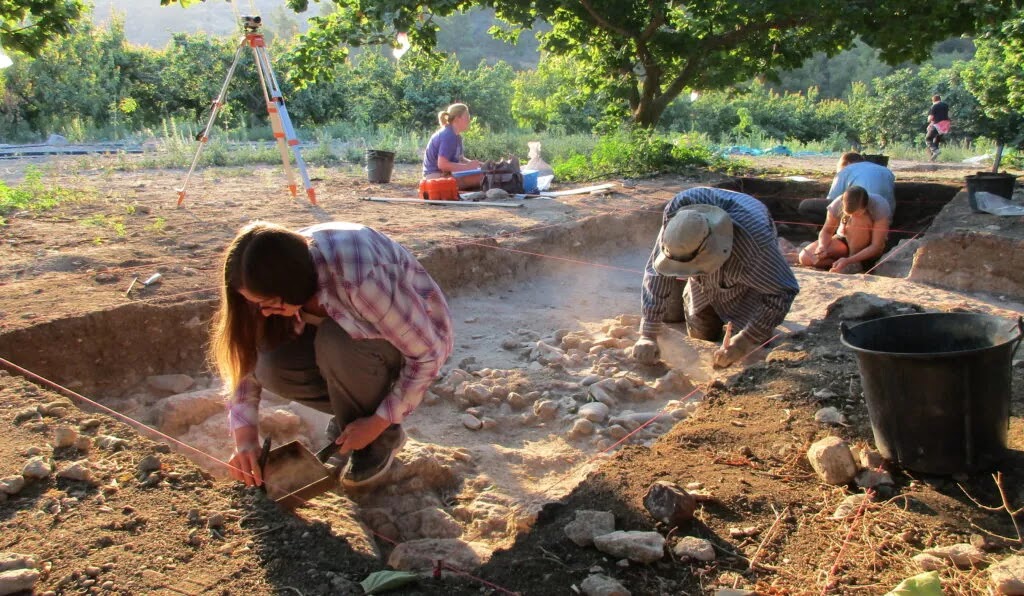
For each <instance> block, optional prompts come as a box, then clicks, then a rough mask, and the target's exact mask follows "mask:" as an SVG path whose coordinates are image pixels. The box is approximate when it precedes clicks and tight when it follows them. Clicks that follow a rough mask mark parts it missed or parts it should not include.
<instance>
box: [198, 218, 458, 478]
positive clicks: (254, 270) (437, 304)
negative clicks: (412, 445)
mask: <svg viewBox="0 0 1024 596" xmlns="http://www.w3.org/2000/svg"><path fill="white" fill-rule="evenodd" d="M451 351H452V321H451V313H450V312H449V310H448V304H447V302H446V301H445V298H444V295H443V294H442V293H441V290H440V288H438V286H437V284H436V283H435V282H434V280H433V279H432V278H431V277H430V275H429V274H427V272H426V270H425V269H423V267H422V266H421V265H420V264H419V262H417V261H416V258H415V257H413V255H412V254H410V253H409V251H407V250H406V249H405V248H403V247H402V246H401V245H400V244H398V243H397V242H395V241H394V240H392V239H390V238H388V237H387V236H385V235H384V234H381V233H380V232H377V231H376V230H373V229H372V228H368V227H366V226H362V225H359V224H352V223H342V222H334V223H327V224H321V225H317V226H313V227H310V228H305V229H303V230H299V231H298V232H293V231H290V230H288V229H286V228H283V227H281V226H278V225H275V224H271V223H266V222H254V223H251V224H249V225H247V226H245V227H244V228H242V230H241V231H240V232H239V233H238V235H237V236H236V237H235V239H234V240H233V241H232V243H231V245H230V246H229V247H228V249H227V253H226V256H225V259H224V285H223V288H222V290H221V301H220V308H219V311H218V313H217V316H216V317H215V319H214V326H213V339H212V348H211V359H212V361H213V362H214V364H215V365H216V367H217V369H218V370H219V371H220V373H221V376H222V377H223V379H224V381H225V383H226V385H227V387H229V388H230V390H231V397H230V401H229V405H228V424H229V428H230V430H231V432H232V434H233V436H234V440H235V452H234V454H233V455H232V457H231V461H230V463H231V465H232V468H231V470H230V473H231V475H232V477H233V478H235V479H237V480H240V481H243V482H245V483H246V484H247V485H260V484H262V482H263V478H262V477H261V474H260V470H259V466H258V463H257V459H258V455H259V437H258V422H259V417H258V407H259V400H260V393H261V391H262V388H263V387H266V388H267V389H269V390H270V391H272V392H274V393H276V394H278V395H280V396H282V397H285V398H287V399H292V400H296V401H300V402H301V403H303V404H306V405H309V406H311V407H313V408H316V409H319V410H321V411H324V412H327V413H330V414H333V415H334V420H333V421H332V425H331V427H330V428H329V429H328V434H329V435H332V436H330V438H331V439H332V440H335V442H336V443H337V444H339V445H340V451H341V452H342V453H343V454H344V453H349V452H351V453H352V455H351V458H350V461H349V463H348V466H347V468H345V473H344V476H343V477H342V482H343V483H344V484H345V485H347V486H349V487H353V486H360V485H364V484H367V483H370V482H372V481H373V480H375V479H377V478H379V477H380V476H381V475H383V474H384V473H385V472H386V471H387V470H388V468H389V466H390V465H391V462H392V460H393V459H394V456H395V453H397V451H398V450H399V449H400V448H401V446H402V443H403V442H404V440H405V434H404V432H403V431H402V428H401V426H400V425H401V422H402V421H403V420H404V418H405V417H406V416H408V415H409V413H411V412H412V411H413V410H414V409H415V408H416V406H417V405H419V403H420V401H421V399H422V398H423V395H424V393H426V391H427V388H428V387H429V386H430V384H431V383H432V382H433V381H434V379H435V378H437V376H438V374H439V372H440V370H441V366H442V365H443V364H444V362H445V360H447V358H448V356H449V355H450V354H451ZM332 429H333V432H332Z"/></svg>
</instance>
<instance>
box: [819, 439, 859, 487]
mask: <svg viewBox="0 0 1024 596" xmlns="http://www.w3.org/2000/svg"><path fill="white" fill-rule="evenodd" d="M807 459H808V460H810V462H811V467H812V468H814V471H815V472H817V473H818V476H819V477H820V478H821V479H822V480H823V481H825V482H826V483H828V484H848V483H849V482H850V481H851V480H853V477H854V476H855V475H856V474H857V465H856V464H854V463H853V454H852V453H850V447H849V446H848V445H847V444H846V441H843V440H842V439H840V438H839V437H825V438H824V439H821V440H820V441H817V442H815V443H814V444H813V445H811V447H810V449H808V450H807Z"/></svg>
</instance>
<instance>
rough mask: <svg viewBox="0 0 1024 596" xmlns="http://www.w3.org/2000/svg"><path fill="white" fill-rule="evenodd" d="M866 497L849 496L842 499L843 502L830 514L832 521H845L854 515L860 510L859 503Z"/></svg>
mask: <svg viewBox="0 0 1024 596" xmlns="http://www.w3.org/2000/svg"><path fill="white" fill-rule="evenodd" d="M866 498H867V495H863V494H861V495H850V496H848V497H846V498H845V499H843V502H842V503H840V504H839V506H838V507H836V510H835V512H834V513H833V514H832V519H846V518H848V517H850V516H851V515H853V514H855V513H856V512H857V510H858V509H860V506H861V503H863V502H864V499H866Z"/></svg>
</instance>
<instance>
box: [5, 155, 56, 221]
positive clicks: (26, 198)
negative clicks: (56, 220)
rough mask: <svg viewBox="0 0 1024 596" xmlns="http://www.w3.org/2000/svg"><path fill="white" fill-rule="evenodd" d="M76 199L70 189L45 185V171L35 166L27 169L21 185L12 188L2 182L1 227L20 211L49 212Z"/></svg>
mask: <svg viewBox="0 0 1024 596" xmlns="http://www.w3.org/2000/svg"><path fill="white" fill-rule="evenodd" d="M73 199H74V193H72V192H71V191H70V190H69V189H66V188H61V187H60V186H54V185H49V184H45V183H44V182H43V171H42V170H41V169H39V168H37V167H35V166H29V167H28V168H26V169H25V179H24V180H22V182H21V184H18V185H17V186H14V187H10V186H7V185H6V184H4V182H3V181H0V225H6V224H7V217H6V216H9V215H11V214H12V213H16V212H18V211H34V212H40V211H47V210H49V209H53V208H54V207H57V206H58V205H60V204H61V203H64V202H67V201H70V200H73Z"/></svg>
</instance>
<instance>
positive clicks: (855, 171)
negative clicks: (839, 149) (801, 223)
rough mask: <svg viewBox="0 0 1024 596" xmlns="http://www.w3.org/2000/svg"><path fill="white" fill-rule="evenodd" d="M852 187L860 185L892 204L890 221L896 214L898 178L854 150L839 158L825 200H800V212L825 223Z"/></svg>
mask: <svg viewBox="0 0 1024 596" xmlns="http://www.w3.org/2000/svg"><path fill="white" fill-rule="evenodd" d="M851 186H859V187H861V188H863V189H865V190H867V191H868V192H869V193H872V194H876V195H878V196H880V197H882V198H883V199H885V201H886V202H887V203H888V204H889V214H890V218H891V217H892V216H894V215H895V214H896V176H894V175H893V173H892V171H891V170H889V168H887V167H885V166H880V165H878V164H876V163H871V162H870V161H865V160H864V156H863V155H861V154H860V153H857V152H854V151H848V152H846V153H843V154H842V155H841V156H839V161H838V162H837V163H836V175H835V177H834V178H833V179H832V186H831V187H829V189H828V195H827V196H826V197H825V198H824V199H806V200H804V201H800V205H799V206H798V208H797V209H798V211H799V212H800V213H801V214H803V215H804V216H806V217H808V218H809V219H812V220H814V221H815V222H818V223H824V221H825V219H826V212H827V210H828V206H829V205H830V204H832V202H833V201H835V200H836V199H837V198H839V197H840V196H842V194H843V193H844V192H846V189H848V188H850V187H851Z"/></svg>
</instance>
